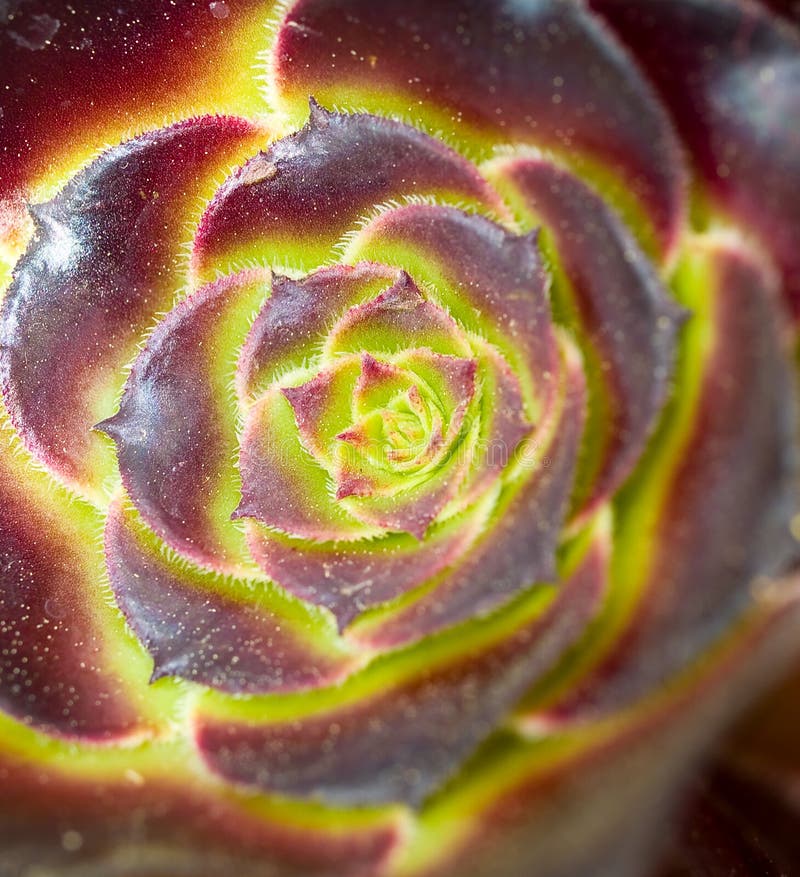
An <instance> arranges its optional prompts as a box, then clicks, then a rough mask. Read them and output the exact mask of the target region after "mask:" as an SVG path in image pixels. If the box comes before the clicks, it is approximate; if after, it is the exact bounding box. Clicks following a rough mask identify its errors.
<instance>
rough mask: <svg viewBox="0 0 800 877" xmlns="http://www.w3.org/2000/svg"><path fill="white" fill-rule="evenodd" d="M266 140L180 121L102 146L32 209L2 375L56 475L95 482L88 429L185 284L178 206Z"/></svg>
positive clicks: (183, 209)
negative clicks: (32, 228)
mask: <svg viewBox="0 0 800 877" xmlns="http://www.w3.org/2000/svg"><path fill="white" fill-rule="evenodd" d="M264 136H265V134H264V131H263V130H262V129H260V128H259V127H257V126H255V125H253V124H251V123H250V122H247V121H244V120H242V119H236V118H230V117H224V116H206V117H203V118H198V119H191V120H189V121H185V122H181V123H179V124H177V125H173V126H171V127H168V128H162V129H159V130H157V131H153V132H150V133H147V134H143V135H141V136H140V137H137V138H135V139H133V140H130V141H128V142H127V143H123V144H122V145H120V146H116V147H114V148H112V149H109V150H108V151H107V152H105V153H103V154H102V155H101V156H100V157H99V158H97V159H95V161H93V162H92V163H91V164H90V165H89V166H88V167H87V168H86V169H85V170H83V171H81V172H80V173H79V174H77V175H76V176H75V177H73V178H72V180H71V181H70V182H69V183H68V184H67V185H66V187H65V188H64V189H63V190H62V191H61V192H60V193H59V194H58V195H56V196H55V198H53V200H52V201H49V202H47V203H45V204H39V205H36V206H35V207H33V208H32V211H33V217H34V221H35V224H36V233H35V235H34V239H33V242H32V244H31V246H30V247H29V249H28V251H27V252H26V254H25V255H24V256H23V257H22V259H21V260H20V262H19V263H18V264H17V266H16V269H15V274H14V282H13V283H12V284H11V287H10V289H9V290H8V293H7V295H6V298H5V300H4V302H3V305H2V310H1V311H0V318H1V320H2V324H1V325H2V328H1V329H0V382H1V383H2V389H3V394H4V396H5V399H6V404H7V405H8V408H9V411H10V413H11V417H12V419H13V421H14V424H15V426H16V427H17V429H18V431H19V432H20V434H21V436H22V438H23V440H24V441H25V443H26V445H27V446H28V447H29V448H30V449H31V450H32V451H33V453H34V454H35V455H36V456H37V457H38V458H39V459H40V460H41V461H42V462H44V463H45V464H46V465H47V466H48V468H50V469H51V470H53V471H55V472H56V473H57V474H58V475H60V476H61V477H62V478H64V479H66V480H68V481H70V482H72V483H77V484H78V485H80V486H82V487H87V486H88V487H89V488H90V489H97V488H99V485H98V484H96V483H95V482H96V478H97V476H96V471H93V470H94V466H93V460H94V457H96V455H97V453H98V447H97V446H98V445H100V446H102V445H103V440H102V439H101V438H100V437H99V436H98V435H96V434H95V435H93V434H92V432H91V430H92V427H93V426H94V424H95V423H97V421H98V420H101V419H102V418H103V417H105V416H108V415H109V414H110V413H111V410H109V405H111V404H113V403H112V402H111V399H112V398H113V391H114V390H115V389H116V388H117V387H119V385H120V383H121V381H122V375H123V366H124V365H126V363H127V362H128V361H129V360H130V359H131V358H132V356H133V354H134V353H135V349H136V343H137V341H139V339H140V338H141V336H142V334H143V333H144V331H145V330H146V329H147V328H148V327H149V326H150V325H151V324H152V322H153V319H154V317H155V316H156V314H157V313H158V312H159V311H163V310H167V309H168V308H169V307H170V306H171V304H172V301H173V299H174V297H175V295H176V293H177V292H178V291H179V289H180V288H181V286H182V285H183V283H184V270H183V265H184V256H183V254H182V245H183V243H184V242H183V240H182V235H183V234H184V231H183V228H182V225H183V223H184V222H185V221H186V220H187V218H188V212H187V211H189V210H191V208H192V206H193V202H194V199H196V198H197V197H198V196H199V194H200V193H201V192H202V191H203V188H204V187H205V186H206V185H207V184H208V181H209V178H210V177H212V176H213V174H214V173H216V172H218V169H219V168H220V167H225V166H226V165H228V164H229V163H230V162H231V161H233V160H235V158H236V156H237V155H240V154H241V153H242V151H243V150H244V151H245V152H247V151H250V150H252V149H254V148H255V144H256V143H257V142H259V141H260V140H261V139H262V138H263V137H264ZM109 391H111V392H109ZM103 474H105V473H103Z"/></svg>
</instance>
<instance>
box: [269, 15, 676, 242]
mask: <svg viewBox="0 0 800 877" xmlns="http://www.w3.org/2000/svg"><path fill="white" fill-rule="evenodd" d="M273 62H274V75H275V77H276V84H275V88H276V91H277V93H278V95H279V96H280V98H281V99H282V100H283V101H284V102H289V103H290V105H292V106H293V107H297V106H298V104H299V103H300V102H301V101H303V100H305V97H306V95H308V94H315V95H317V96H318V97H319V98H321V99H322V100H324V101H325V102H326V103H327V102H330V103H332V104H333V103H341V101H342V100H345V101H346V100H348V98H349V99H350V100H352V101H353V102H354V103H355V104H356V105H363V104H364V103H368V104H369V105H370V107H371V108H374V109H376V110H378V109H379V108H380V107H381V105H382V103H383V102H386V101H387V99H389V98H391V99H393V101H394V102H397V103H400V104H401V106H407V107H409V108H413V109H411V112H414V111H415V109H416V106H417V104H419V105H422V107H423V108H424V107H430V106H432V107H434V108H435V109H437V110H438V111H439V112H440V113H441V116H442V119H443V121H442V122H441V123H440V124H444V125H446V126H448V128H449V127H454V130H455V136H456V137H458V136H460V135H461V136H464V135H465V133H466V132H464V130H463V128H464V126H466V127H468V128H473V129H476V130H477V131H478V132H479V134H481V135H484V136H485V137H487V139H489V140H490V141H492V140H493V141H495V142H497V141H499V142H508V141H515V140H522V141H524V142H529V143H535V144H539V145H542V146H547V147H551V148H554V149H556V150H558V151H559V152H560V153H563V154H567V155H571V156H575V154H576V153H577V154H578V155H580V156H582V157H588V158H590V159H592V160H594V161H596V162H600V163H603V164H605V165H606V166H607V167H608V168H610V169H611V170H612V171H613V172H614V173H615V174H618V175H619V176H620V177H621V178H622V180H623V181H624V182H625V184H626V186H627V187H628V188H629V189H630V191H631V192H632V193H633V195H634V197H636V198H637V199H639V201H640V202H641V204H642V206H643V213H644V215H645V217H647V218H648V219H649V220H650V221H651V222H652V224H653V227H654V230H655V234H656V239H657V241H658V244H659V247H660V249H661V250H662V251H668V250H670V249H672V247H673V246H674V245H675V243H676V242H677V236H678V234H679V231H680V227H681V223H682V222H683V201H684V193H683V183H684V180H683V170H682V166H681V156H680V151H679V147H678V144H677V141H676V138H675V136H674V134H673V131H672V128H671V126H670V122H669V119H668V118H667V116H666V114H665V113H664V111H663V110H662V108H661V106H660V105H659V103H658V100H657V98H656V96H655V94H654V92H653V91H652V90H651V89H650V87H649V85H648V83H647V82H646V81H645V80H644V79H643V77H642V76H641V75H640V73H639V71H638V69H637V68H636V67H635V66H634V64H633V63H632V62H631V60H630V59H629V57H628V56H627V55H626V54H625V52H624V51H623V50H622V48H621V47H620V46H619V45H618V44H617V42H616V40H614V39H613V38H612V37H611V35H610V34H609V32H608V31H607V30H606V29H605V28H604V27H603V26H602V23H601V22H600V21H598V20H597V19H596V18H594V17H593V16H592V15H591V14H590V13H589V12H587V10H586V9H584V8H583V5H582V4H580V3H564V2H559V0H536V2H531V3H527V4H525V3H514V4H512V3H506V4H501V3H487V2H484V0H438V2H436V3H430V2H427V0H386V2H382V3H374V2H372V0H355V2H351V3H349V4H348V10H347V14H345V15H343V14H342V11H341V9H340V8H339V7H338V6H336V4H332V3H329V2H324V0H300V2H297V3H294V4H293V5H292V6H291V8H290V10H289V12H288V13H287V15H286V17H285V19H284V21H283V24H282V27H281V29H280V33H279V38H278V41H277V44H276V46H275V48H274V50H273ZM351 95H352V96H351Z"/></svg>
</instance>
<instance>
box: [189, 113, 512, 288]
mask: <svg viewBox="0 0 800 877" xmlns="http://www.w3.org/2000/svg"><path fill="white" fill-rule="evenodd" d="M444 193H449V194H450V196H451V197H452V198H457V199H463V200H473V201H477V202H478V203H480V204H482V205H484V206H485V207H486V208H487V209H489V210H495V211H498V212H503V210H504V208H503V206H502V202H501V201H500V200H499V198H498V196H497V194H496V193H495V192H494V191H493V190H492V188H491V187H490V186H489V185H488V183H486V181H485V180H484V179H483V178H482V177H481V176H480V175H479V174H478V172H477V171H476V170H475V168H474V166H472V165H471V164H470V163H469V162H467V161H465V160H464V159H463V158H462V157H461V156H459V155H458V154H457V153H455V152H453V151H452V150H450V149H448V148H447V147H446V146H445V145H444V144H443V143H441V142H440V141H438V140H434V139H433V138H431V137H428V136H427V135H426V134H423V133H422V132H420V131H418V130H416V129H415V128H412V127H410V126H408V125H403V124H400V123H399V122H394V121H391V120H389V119H384V118H381V117H379V116H369V115H347V114H341V113H330V112H328V111H327V110H325V109H323V108H322V107H320V106H319V105H318V104H317V103H315V102H314V101H313V100H312V102H311V115H310V117H309V120H308V123H307V124H306V126H305V127H304V128H303V129H302V130H300V131H298V132H297V133H296V134H293V135H291V136H289V137H286V138H284V139H282V140H278V141H276V142H275V143H273V144H272V145H271V146H270V148H269V149H268V150H267V151H266V152H262V153H259V155H257V156H256V157H255V158H253V159H251V160H250V161H249V162H248V163H247V164H246V165H245V166H244V167H243V168H241V169H240V170H239V171H237V172H236V173H235V174H234V175H233V176H231V177H230V178H229V179H228V181H227V182H226V183H225V184H223V185H222V186H221V187H220V189H219V190H218V192H217V194H216V196H215V197H214V200H213V201H212V202H211V204H210V205H209V207H208V210H207V211H206V213H205V215H204V217H203V220H202V222H201V224H200V228H199V230H198V233H197V236H196V238H195V244H194V254H193V262H192V264H193V266H194V270H195V272H197V273H198V274H200V275H203V276H206V275H207V274H208V273H209V272H213V271H214V269H215V268H217V267H223V266H240V264H241V263H243V261H245V260H247V259H250V258H254V257H255V258H258V259H260V260H262V261H263V260H264V259H267V260H268V262H270V263H271V264H275V263H276V261H277V264H278V265H280V264H283V262H282V260H283V259H288V260H289V263H290V264H293V267H302V268H304V269H306V270H308V269H310V268H313V267H316V265H319V264H321V263H322V262H324V261H325V260H326V259H328V258H330V256H331V255H332V250H333V247H334V245H335V244H336V243H337V242H338V241H339V239H340V238H341V237H342V236H343V235H344V233H345V232H347V231H350V230H351V229H352V228H353V227H354V226H355V225H356V223H357V220H358V219H359V218H361V216H362V215H363V214H365V213H366V212H368V211H369V210H371V209H372V208H373V207H374V206H375V205H377V204H380V203H381V202H383V201H387V200H390V199H400V198H402V197H404V196H407V195H437V196H442V195H443V194H444ZM287 254H291V255H287Z"/></svg>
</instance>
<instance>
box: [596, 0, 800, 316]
mask: <svg viewBox="0 0 800 877" xmlns="http://www.w3.org/2000/svg"><path fill="white" fill-rule="evenodd" d="M591 5H592V6H593V8H595V9H597V10H598V11H599V12H601V13H602V14H603V15H604V16H605V17H606V18H607V20H608V21H609V22H610V23H611V24H612V25H613V26H614V28H615V29H616V30H617V32H618V33H619V35H620V36H621V37H622V39H623V40H624V41H625V42H626V43H627V44H628V45H629V46H630V48H631V50H632V51H633V53H634V54H635V55H636V57H637V59H638V60H639V61H640V62H641V63H642V65H643V67H644V69H645V71H646V72H647V74H648V75H649V76H650V77H651V78H652V80H653V82H654V83H655V84H656V86H657V87H658V89H659V90H660V92H661V93H662V95H663V98H664V101H665V103H666V104H667V106H668V107H669V109H670V111H671V112H672V115H673V117H674V119H675V122H676V124H677V126H678V129H679V130H680V133H681V135H682V136H683V138H684V140H685V142H686V143H687V145H688V147H689V150H690V154H691V156H692V160H693V162H694V165H695V168H696V170H697V172H698V174H699V175H700V177H701V181H702V183H703V185H704V186H705V187H707V189H708V192H709V194H710V195H711V196H712V198H713V200H714V201H715V202H717V203H719V204H720V205H721V206H722V208H723V209H724V210H725V211H726V212H727V213H729V214H731V215H732V216H733V217H734V219H735V220H737V221H738V222H741V223H742V225H743V226H744V227H745V228H747V229H748V231H749V232H753V233H755V234H757V235H758V236H759V238H760V240H761V242H762V244H763V245H764V247H765V248H766V249H767V250H768V251H769V252H770V253H771V254H772V256H773V257H774V259H775V260H776V261H777V263H778V265H779V266H780V269H781V272H782V274H783V282H784V286H785V291H786V295H787V296H788V298H789V301H790V302H791V306H792V309H793V311H794V314H795V316H797V314H798V313H800V248H798V246H797V229H798V228H800V125H798V123H797V120H798V119H799V118H800V34H798V33H797V31H796V30H794V29H792V28H790V27H788V26H786V25H785V24H784V23H782V22H780V21H779V20H778V19H776V18H775V17H774V16H772V15H770V14H769V13H768V12H767V11H766V10H765V9H764V8H763V7H762V6H758V5H756V4H755V3H754V2H751V0H740V2H737V3H729V2H726V0H675V2H665V0H659V2H654V3H648V4H646V5H643V4H631V3H630V2H626V0H591Z"/></svg>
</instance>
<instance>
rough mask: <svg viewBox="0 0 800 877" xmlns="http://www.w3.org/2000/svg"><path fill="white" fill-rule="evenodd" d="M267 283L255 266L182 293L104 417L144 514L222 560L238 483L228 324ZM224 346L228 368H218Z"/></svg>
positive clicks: (255, 301)
mask: <svg viewBox="0 0 800 877" xmlns="http://www.w3.org/2000/svg"><path fill="white" fill-rule="evenodd" d="M268 293H269V275H268V273H267V272H265V271H250V272H243V273H241V274H237V275H233V276H231V277H227V278H225V279H223V280H219V281H217V282H215V283H211V284H208V285H207V286H204V287H201V288H200V289H199V290H197V291H196V292H195V293H193V294H192V295H191V296H189V298H187V299H185V300H184V301H183V302H182V303H181V304H180V305H178V306H177V307H176V308H175V309H174V310H173V311H171V312H170V314H169V315H168V316H167V317H166V318H165V319H164V320H162V322H161V323H159V325H158V327H157V328H156V330H155V332H153V334H152V335H151V336H150V338H149V339H148V342H147V345H146V347H145V348H144V350H143V351H142V352H141V353H140V354H139V356H138V357H137V358H136V361H135V363H134V366H133V370H132V371H131V373H130V377H129V378H128V382H127V384H126V386H125V393H124V395H123V397H122V402H121V404H120V408H119V411H118V412H117V414H115V415H114V416H113V417H111V418H109V419H107V420H105V421H103V422H102V423H100V424H98V429H100V430H102V431H103V432H105V433H107V434H108V435H110V436H111V437H112V438H113V439H114V441H115V442H116V445H117V456H118V459H119V467H120V471H121V473H122V480H123V483H124V484H125V487H126V489H127V491H128V493H129V494H130V496H131V498H132V499H133V501H134V503H135V504H136V507H137V508H138V509H139V511H140V512H141V514H142V516H143V517H144V519H145V520H146V521H147V523H148V524H149V525H150V526H151V527H152V528H153V529H154V530H155V531H156V532H157V533H159V535H160V536H161V537H162V538H163V539H164V540H165V541H166V542H167V543H168V544H169V545H170V546H172V547H173V548H175V550H177V551H179V552H182V553H183V554H185V555H187V556H188V557H191V558H192V559H193V560H195V561H197V562H198V563H201V564H204V565H207V566H211V567H215V568H220V569H225V568H233V567H235V563H236V560H237V558H236V557H235V556H232V549H231V548H230V547H229V544H230V539H231V532H230V531H231V529H232V526H233V525H232V524H231V523H230V520H229V518H230V514H231V512H232V511H233V510H234V508H235V507H236V502H237V500H238V495H237V494H236V493H235V492H233V493H232V495H231V496H230V498H229V503H228V507H227V508H224V509H220V508H219V502H220V494H221V491H222V489H223V488H225V487H230V485H231V483H233V484H234V485H235V483H236V472H235V467H234V462H233V458H234V455H235V453H236V449H237V439H236V433H235V425H236V424H235V419H236V410H235V406H232V405H231V403H230V400H229V399H228V395H227V390H226V388H225V386H224V383H225V382H226V381H228V380H230V378H232V376H233V373H234V368H235V359H233V358H232V357H231V351H233V354H234V355H235V352H236V349H237V346H238V345H237V343H236V338H235V330H232V329H231V325H232V324H233V325H234V326H235V323H234V320H235V319H236V318H237V316H238V317H239V318H240V320H241V315H242V313H244V315H245V316H246V317H249V314H250V313H251V312H252V310H254V309H255V308H257V307H258V306H259V305H260V303H261V302H262V301H263V299H264V297H265V296H266V295H268ZM246 331H247V328H246V327H245V328H243V329H242V328H240V332H241V337H240V338H239V344H241V343H242V342H243V341H244V337H245V332H246ZM226 355H227V356H228V358H230V360H231V361H230V373H229V374H225V373H220V372H221V363H224V360H225V357H226ZM220 384H223V386H220Z"/></svg>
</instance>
